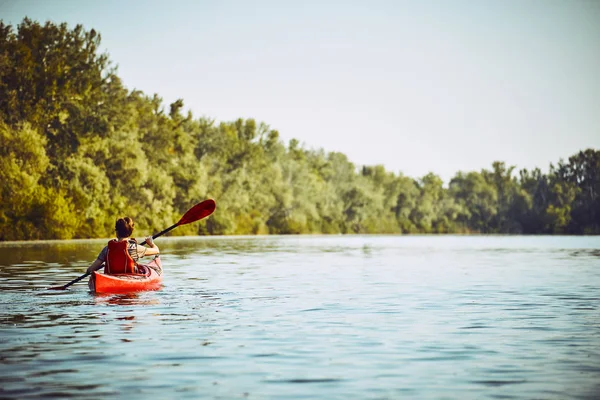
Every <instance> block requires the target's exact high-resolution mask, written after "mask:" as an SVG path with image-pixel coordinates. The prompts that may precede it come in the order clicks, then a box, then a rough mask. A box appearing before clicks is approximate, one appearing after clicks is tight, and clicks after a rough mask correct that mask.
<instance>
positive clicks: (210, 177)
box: [0, 18, 600, 241]
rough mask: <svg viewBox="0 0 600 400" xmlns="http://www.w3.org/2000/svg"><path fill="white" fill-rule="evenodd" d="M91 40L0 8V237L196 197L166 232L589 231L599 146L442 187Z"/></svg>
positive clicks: (63, 231) (94, 222)
mask: <svg viewBox="0 0 600 400" xmlns="http://www.w3.org/2000/svg"><path fill="white" fill-rule="evenodd" d="M99 45H100V35H99V34H98V33H97V32H96V31H95V30H93V29H91V30H89V31H87V30H85V29H84V28H83V27H82V26H81V25H77V26H76V27H74V28H73V29H69V28H68V26H67V25H66V24H64V23H63V24H54V23H52V22H46V23H45V24H40V23H38V22H35V21H31V20H29V19H27V18H25V19H24V20H23V21H22V22H21V23H20V24H19V25H18V26H17V27H16V28H14V27H12V26H10V25H6V24H4V22H2V21H0V117H1V118H0V180H1V181H2V190H1V191H0V241H15V240H52V239H82V238H103V237H111V235H112V231H113V226H114V220H115V218H116V216H119V215H129V216H131V217H133V218H134V219H135V220H136V224H137V226H138V229H139V228H140V227H143V229H144V231H158V230H160V229H161V227H164V226H168V225H171V224H172V223H173V222H174V221H176V220H177V219H178V217H179V216H180V215H181V214H182V212H184V211H185V210H187V209H188V208H189V207H190V205H192V204H194V203H196V202H198V201H200V200H203V199H206V198H214V199H215V200H216V201H217V211H216V212H215V213H214V214H213V215H212V216H211V218H209V219H208V220H207V221H206V223H203V224H195V225H192V226H183V227H181V229H178V231H177V232H176V235H181V236H187V235H253V234H311V233H312V234H338V233H342V234H346V233H375V234H399V233H405V234H411V233H413V234H414V233H426V234H427V233H456V234H464V233H468V234H471V233H482V234H592V235H594V234H600V150H595V149H585V150H582V151H580V152H579V153H577V154H574V155H572V156H571V157H569V158H568V161H563V160H560V161H558V163H557V164H556V165H552V164H551V165H550V167H549V171H548V173H543V172H542V171H541V170H540V169H538V168H536V169H534V170H531V171H529V170H526V169H522V170H517V169H516V167H515V166H509V165H506V164H505V163H503V162H499V161H496V162H493V163H492V164H491V168H490V169H483V170H481V171H471V172H457V173H456V175H455V176H454V177H453V178H452V179H451V181H450V182H449V184H448V185H447V187H446V186H444V184H443V182H442V180H441V179H440V177H438V176H437V175H435V174H432V173H430V174H427V175H425V176H423V177H421V178H411V177H408V176H405V175H403V174H401V173H400V174H395V173H392V172H389V171H386V170H385V168H384V167H383V166H381V165H375V166H362V167H357V166H355V165H354V164H353V163H352V162H351V161H350V160H349V159H348V158H347V157H346V156H345V155H344V154H342V153H339V152H326V151H325V150H323V149H319V150H312V149H306V148H304V147H303V146H301V145H300V143H299V142H298V141H297V140H295V139H292V140H291V141H290V142H289V143H288V144H287V145H286V144H284V143H283V141H282V140H281V139H280V138H279V132H278V131H277V130H274V129H271V128H270V127H269V126H268V125H266V124H265V123H257V122H256V121H255V120H253V119H238V120H236V121H231V122H220V123H216V122H215V121H213V120H211V119H209V118H196V117H194V116H193V115H192V113H191V112H187V113H185V114H184V113H183V111H182V110H183V107H184V103H183V100H181V99H179V100H177V101H175V102H174V103H172V104H169V105H168V106H166V107H165V105H164V104H163V101H162V99H161V98H160V97H159V96H158V95H157V94H154V95H147V94H145V93H143V92H141V91H139V90H135V89H134V90H128V89H127V88H126V87H125V86H124V84H123V83H122V82H121V80H120V79H119V77H118V75H117V70H116V68H115V67H113V66H112V64H111V62H110V60H109V58H108V55H107V54H101V53H99V51H98V49H99ZM541 145H543V144H541Z"/></svg>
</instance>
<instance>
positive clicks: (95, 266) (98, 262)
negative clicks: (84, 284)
mask: <svg viewBox="0 0 600 400" xmlns="http://www.w3.org/2000/svg"><path fill="white" fill-rule="evenodd" d="M102 267H104V261H102V260H101V259H99V258H96V260H95V261H94V262H93V263H92V265H90V266H89V267H88V269H87V271H86V272H87V273H88V274H91V273H92V272H94V271H97V270H99V269H101V268H102Z"/></svg>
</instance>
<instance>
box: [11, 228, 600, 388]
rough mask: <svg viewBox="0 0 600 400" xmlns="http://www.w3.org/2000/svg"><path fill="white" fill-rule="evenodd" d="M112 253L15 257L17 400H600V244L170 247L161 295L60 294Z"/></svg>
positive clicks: (312, 241)
mask: <svg viewBox="0 0 600 400" xmlns="http://www.w3.org/2000/svg"><path fill="white" fill-rule="evenodd" d="M102 246H104V241H102V240H100V241H69V242H36V243H18V244H14V243H13V244H11V243H2V244H0V306H1V308H0V382H1V384H0V398H19V399H22V398H43V397H58V398H63V397H77V398H93V399H97V398H122V397H136V398H147V397H154V398H193V399H196V398H274V399H275V398H276V399H280V398H340V399H346V398H382V399H383V398H419V399H438V398H449V399H463V398H477V399H480V398H490V399H491V398H494V399H495V398H515V399H531V398H543V399H549V398H550V399H551V398H556V399H565V398H581V399H594V398H598V395H599V393H600V392H599V390H600V386H599V385H598V382H599V381H600V380H599V377H600V339H599V338H600V312H599V311H600V310H599V305H598V303H599V300H600V295H599V293H600V292H599V288H600V258H599V256H600V254H599V250H598V249H600V238H596V237H518V236H493V237H486V236H475V237H469V236H300V237H298V236H290V237H236V238H214V237H210V238H161V242H160V246H161V250H162V252H163V254H164V255H163V263H164V267H165V279H164V287H163V288H162V290H160V291H156V292H142V293H135V294H128V295H122V294H120V295H94V294H91V293H89V292H88V289H87V285H85V281H83V282H81V283H78V284H75V285H73V286H72V287H71V288H70V289H69V290H66V291H49V290H46V289H47V288H48V287H49V286H54V285H58V284H64V283H67V282H69V281H70V280H72V279H74V278H75V277H77V276H78V275H80V274H82V273H83V272H84V271H85V268H86V267H87V266H88V265H89V263H91V262H92V261H93V259H94V258H95V257H96V255H97V254H98V252H99V250H100V249H101V248H102Z"/></svg>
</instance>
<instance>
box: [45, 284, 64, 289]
mask: <svg viewBox="0 0 600 400" xmlns="http://www.w3.org/2000/svg"><path fill="white" fill-rule="evenodd" d="M48 290H67V288H66V287H65V286H64V285H63V286H53V287H49V288H48Z"/></svg>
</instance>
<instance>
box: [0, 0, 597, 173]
mask: <svg viewBox="0 0 600 400" xmlns="http://www.w3.org/2000/svg"><path fill="white" fill-rule="evenodd" d="M25 16H29V17H30V18H32V19H34V20H37V21H40V22H44V21H46V20H52V21H54V22H67V23H68V24H69V25H70V26H71V27H73V26H74V25H75V24H78V23H80V24H83V25H84V27H85V28H86V29H91V28H94V29H96V30H97V31H99V32H100V33H101V35H102V44H103V47H104V48H105V49H106V51H107V52H108V53H109V54H110V59H111V60H112V62H113V63H114V64H116V65H118V75H119V76H120V77H121V78H122V79H123V82H124V83H125V85H126V86H127V87H128V88H130V89H134V88H136V89H140V90H142V91H144V92H146V93H148V94H152V93H158V94H159V95H160V96H161V97H163V99H164V100H165V102H166V103H167V104H168V103H170V102H172V101H174V100H176V99H177V98H183V99H184V102H185V104H186V107H187V108H189V109H191V110H192V112H193V113H194V115H195V116H197V117H199V116H206V117H211V118H213V119H216V120H217V121H220V120H225V121H229V120H234V119H237V118H239V117H243V118H254V119H256V120H257V121H259V122H261V121H262V122H265V123H267V124H268V125H270V126H271V128H274V129H277V130H279V132H280V134H281V137H282V138H283V139H284V141H286V142H287V141H289V139H291V138H297V139H298V140H300V142H301V143H303V144H304V145H305V147H307V148H315V149H317V148H323V149H324V150H326V151H340V152H342V153H345V154H346V155H348V157H349V158H350V160H351V161H353V162H354V163H355V164H357V165H363V164H367V165H373V164H383V165H384V166H385V167H386V169H388V170H389V171H392V172H395V173H398V172H402V173H404V174H405V175H408V176H411V177H415V178H418V177H421V176H423V175H424V174H426V173H427V172H434V173H436V174H438V175H440V176H441V177H442V178H443V179H444V181H445V182H448V181H449V179H450V178H451V177H452V176H453V175H454V174H455V173H456V172H457V171H471V170H480V169H482V168H489V167H490V166H491V163H492V162H493V161H495V160H498V161H505V162H507V163H508V164H510V165H516V166H517V168H518V169H520V168H533V167H536V166H537V167H540V168H541V169H542V170H543V171H547V169H548V166H549V164H550V163H551V162H553V163H555V162H557V161H558V160H559V159H560V158H564V159H566V158H567V157H568V156H570V155H572V154H574V153H576V152H577V151H579V150H583V149H585V148H589V147H592V148H595V149H600V1H597V0H497V1H492V0H481V1H478V0H446V1H442V0H439V1H434V0H423V1H403V0H389V1H379V0H371V1H367V0H364V1H352V0H345V1H329V0H318V1H313V0H308V1H292V0H289V1H287V0H279V1H277V0H273V1H263V0H252V1H244V0H238V1H228V0H220V1H217V0H210V1H200V0H196V1H193V0H190V1H179V0H170V1H151V0H123V1H116V0H106V1H89V0H45V1H42V0H38V1H35V0H0V18H1V19H3V20H4V22H5V23H7V22H8V23H11V24H13V25H17V24H18V23H19V22H20V21H21V20H22V19H23V17H25Z"/></svg>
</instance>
